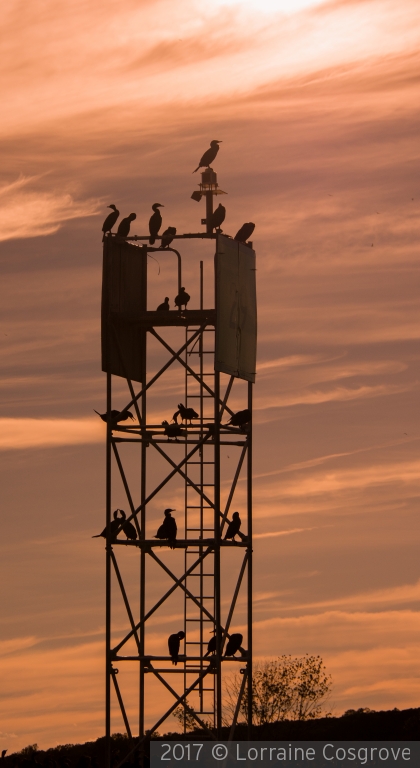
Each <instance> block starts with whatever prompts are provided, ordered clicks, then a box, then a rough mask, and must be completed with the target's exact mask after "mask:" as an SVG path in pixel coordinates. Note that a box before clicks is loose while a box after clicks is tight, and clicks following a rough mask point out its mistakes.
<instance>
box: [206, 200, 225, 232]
mask: <svg viewBox="0 0 420 768" xmlns="http://www.w3.org/2000/svg"><path fill="white" fill-rule="evenodd" d="M225 218H226V208H225V206H224V205H222V204H221V203H219V205H218V206H217V208H216V210H215V211H214V213H213V215H212V217H211V220H210V223H211V227H212V229H218V230H219V231H221V230H220V225H221V224H223V222H224V220H225Z"/></svg>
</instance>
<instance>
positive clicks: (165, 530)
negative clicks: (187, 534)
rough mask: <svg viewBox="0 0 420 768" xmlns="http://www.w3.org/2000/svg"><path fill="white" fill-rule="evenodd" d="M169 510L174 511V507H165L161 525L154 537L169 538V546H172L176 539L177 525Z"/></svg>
mask: <svg viewBox="0 0 420 768" xmlns="http://www.w3.org/2000/svg"><path fill="white" fill-rule="evenodd" d="M171 512H176V510H175V509H165V511H164V515H165V519H164V521H163V523H162V525H160V526H159V528H158V530H157V533H156V536H154V538H155V539H169V546H170V547H172V549H173V548H174V542H175V539H176V533H177V526H176V520H175V518H174V517H172V515H171Z"/></svg>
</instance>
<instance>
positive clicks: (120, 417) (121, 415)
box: [93, 408, 134, 424]
mask: <svg viewBox="0 0 420 768" xmlns="http://www.w3.org/2000/svg"><path fill="white" fill-rule="evenodd" d="M93 410H94V411H95V413H97V414H98V416H100V417H101V419H102V421H104V422H105V424H106V423H107V421H108V414H107V413H99V411H96V410H95V408H94V409H93ZM110 417H111V418H110V422H111V424H112V423H115V424H118V423H119V422H120V421H127V419H131V420H132V421H134V416H133V414H132V413H131V411H116V410H114V409H112V411H111V413H110Z"/></svg>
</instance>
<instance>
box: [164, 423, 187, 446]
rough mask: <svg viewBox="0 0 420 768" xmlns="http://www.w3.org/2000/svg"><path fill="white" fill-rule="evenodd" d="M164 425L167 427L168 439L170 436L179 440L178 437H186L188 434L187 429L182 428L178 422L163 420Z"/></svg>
mask: <svg viewBox="0 0 420 768" xmlns="http://www.w3.org/2000/svg"><path fill="white" fill-rule="evenodd" d="M162 427H165V429H164V434H165V435H167V436H168V441H169V438H170V437H174V438H175V440H177V438H178V437H185V435H186V432H185V429H182V427H180V425H179V424H178V423H176V424H168V422H167V421H162ZM177 442H178V440H177Z"/></svg>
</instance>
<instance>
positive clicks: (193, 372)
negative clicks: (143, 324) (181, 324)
mask: <svg viewBox="0 0 420 768" xmlns="http://www.w3.org/2000/svg"><path fill="white" fill-rule="evenodd" d="M201 330H202V329H200V332H201ZM203 330H204V326H203ZM150 333H151V334H152V335H153V336H155V338H156V339H157V340H158V341H160V343H161V344H162V346H163V347H165V349H167V350H168V352H170V353H171V354H172V355H175V356H176V359H177V360H178V362H179V363H181V365H183V366H184V368H185V369H186V370H187V371H188V373H189V374H190V376H193V377H194V379H196V381H198V383H199V384H200V386H201V387H203V389H206V390H207V392H208V393H209V394H210V395H211V396H212V397H213V398H214V397H215V394H214V392H213V390H212V389H211V387H209V385H208V384H206V382H205V381H203V380H202V379H201V378H200V376H199V375H198V373H196V372H195V371H193V369H192V368H190V366H189V365H188V363H186V362H185V360H183V359H182V357H181V351H183V350H180V351H179V352H174V350H173V349H172V347H171V346H170V345H169V344H168V343H167V342H166V341H165V339H162V337H161V336H159V334H158V333H156V331H155V329H154V328H151V329H150ZM230 388H232V385H230ZM229 391H230V389H229ZM228 396H229V395H228ZM226 401H227V397H225V400H224V401H223V402H222V400H219V404H220V405H221V406H222V413H223V411H224V410H225V409H226V410H227V411H229V413H230V415H231V416H233V411H231V410H230V408H229V407H228V406H227V405H226Z"/></svg>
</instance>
